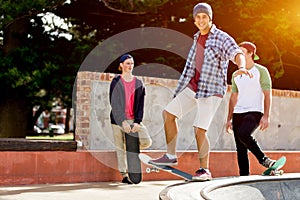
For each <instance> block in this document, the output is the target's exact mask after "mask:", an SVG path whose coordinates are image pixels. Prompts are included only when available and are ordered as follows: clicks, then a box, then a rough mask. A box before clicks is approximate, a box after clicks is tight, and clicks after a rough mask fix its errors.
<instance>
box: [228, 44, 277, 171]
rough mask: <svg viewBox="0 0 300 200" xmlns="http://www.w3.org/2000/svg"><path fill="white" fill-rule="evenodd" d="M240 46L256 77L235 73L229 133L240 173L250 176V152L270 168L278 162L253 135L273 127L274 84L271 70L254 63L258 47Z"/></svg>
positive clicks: (247, 67) (248, 68)
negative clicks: (231, 136) (267, 153)
mask: <svg viewBox="0 0 300 200" xmlns="http://www.w3.org/2000/svg"><path fill="white" fill-rule="evenodd" d="M239 46H240V48H241V50H242V51H243V53H244V55H245V58H246V69H247V70H249V71H250V72H251V73H252V74H253V77H252V78H249V77H248V76H245V75H236V74H235V73H233V75H232V80H231V81H232V93H231V96H230V100H229V110H228V117H227V124H226V130H227V132H230V130H232V131H233V133H234V138H235V143H236V149H237V159H238V165H239V173H240V175H241V176H248V175H249V174H250V172H249V159H248V150H250V151H251V152H252V153H253V155H254V156H255V157H256V158H257V160H258V161H259V163H260V164H262V165H263V166H264V167H267V168H268V167H270V166H272V165H273V164H274V163H275V161H274V160H271V159H270V158H268V157H267V156H265V154H264V153H263V152H262V150H261V148H260V147H259V146H258V144H257V142H256V140H255V139H254V138H253V136H252V134H253V133H254V131H255V130H256V129H257V128H258V127H259V128H260V130H265V129H266V128H268V126H269V122H270V108H271V103H272V82H271V78H270V74H269V72H268V69H267V68H266V67H264V66H262V65H259V64H257V63H255V62H254V60H258V59H259V57H258V56H257V55H256V46H255V45H254V44H253V43H251V42H242V43H240V44H239Z"/></svg>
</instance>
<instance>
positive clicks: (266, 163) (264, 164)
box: [261, 157, 276, 168]
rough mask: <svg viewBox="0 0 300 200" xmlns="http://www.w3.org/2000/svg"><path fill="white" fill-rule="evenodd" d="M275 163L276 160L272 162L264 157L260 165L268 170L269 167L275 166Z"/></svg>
mask: <svg viewBox="0 0 300 200" xmlns="http://www.w3.org/2000/svg"><path fill="white" fill-rule="evenodd" d="M275 162H276V160H272V159H270V158H268V157H264V158H263V161H262V163H261V164H262V166H264V167H266V168H269V167H272V166H273V165H274V164H275Z"/></svg>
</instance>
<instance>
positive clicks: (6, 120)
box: [0, 98, 30, 138]
mask: <svg viewBox="0 0 300 200" xmlns="http://www.w3.org/2000/svg"><path fill="white" fill-rule="evenodd" d="M29 107H30V106H28V105H27V104H26V102H25V101H24V100H23V99H20V98H0V138H25V137H26V132H27V130H26V129H27V119H28V115H29V114H30V113H29V112H28V108H29Z"/></svg>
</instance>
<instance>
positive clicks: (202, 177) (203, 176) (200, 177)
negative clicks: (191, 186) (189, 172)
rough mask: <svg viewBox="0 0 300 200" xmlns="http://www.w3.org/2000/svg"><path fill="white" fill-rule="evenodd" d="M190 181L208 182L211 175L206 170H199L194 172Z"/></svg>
mask: <svg viewBox="0 0 300 200" xmlns="http://www.w3.org/2000/svg"><path fill="white" fill-rule="evenodd" d="M192 179H193V180H194V181H210V180H211V179H212V177H211V173H210V172H209V171H208V170H205V169H203V168H200V169H198V170H197V171H196V173H195V175H194V176H193V177H192Z"/></svg>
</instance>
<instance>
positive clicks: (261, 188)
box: [159, 173, 300, 200]
mask: <svg viewBox="0 0 300 200" xmlns="http://www.w3.org/2000/svg"><path fill="white" fill-rule="evenodd" d="M159 197H160V199H161V200H171V199H172V200H182V199H185V200H192V199H232V200H235V199H236V200H237V199H243V200H248V199H266V200H273V199H299V197H300V173H290V174H284V175H282V176H261V175H254V176H243V177H227V178H216V179H213V180H212V181H206V182H188V183H181V184H176V185H171V186H168V187H167V188H165V189H164V190H163V191H161V193H160V195H159Z"/></svg>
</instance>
